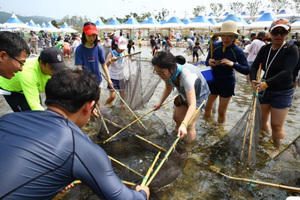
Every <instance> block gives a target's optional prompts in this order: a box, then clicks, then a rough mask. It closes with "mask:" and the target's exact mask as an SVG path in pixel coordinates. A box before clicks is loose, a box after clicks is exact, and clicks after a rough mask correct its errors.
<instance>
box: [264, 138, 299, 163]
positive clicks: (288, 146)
mask: <svg viewBox="0 0 300 200" xmlns="http://www.w3.org/2000/svg"><path fill="white" fill-rule="evenodd" d="M299 138H300V135H298V136H297V137H296V138H295V139H293V141H291V142H290V143H289V144H288V145H287V146H286V147H284V149H282V150H281V151H280V152H279V153H278V154H276V155H275V156H274V157H273V158H271V159H268V160H267V161H265V162H264V163H266V162H269V161H271V160H274V159H276V158H277V157H278V156H280V155H281V154H282V153H283V152H284V151H286V150H287V149H288V148H290V146H291V145H292V144H294V142H296V141H297V140H298V139H299Z"/></svg>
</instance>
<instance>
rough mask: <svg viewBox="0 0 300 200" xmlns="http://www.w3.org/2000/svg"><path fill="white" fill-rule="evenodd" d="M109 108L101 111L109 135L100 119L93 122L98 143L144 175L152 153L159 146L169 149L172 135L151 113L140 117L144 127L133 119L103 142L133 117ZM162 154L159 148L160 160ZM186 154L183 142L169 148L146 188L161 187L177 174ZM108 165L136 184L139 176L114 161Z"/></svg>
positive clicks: (153, 155)
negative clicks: (97, 134) (96, 127)
mask: <svg viewBox="0 0 300 200" xmlns="http://www.w3.org/2000/svg"><path fill="white" fill-rule="evenodd" d="M112 110H113V111H112V112H109V111H108V112H104V111H102V113H103V117H104V119H105V122H106V127H107V129H109V132H110V133H109V134H107V131H106V128H105V126H104V124H103V122H101V120H100V119H98V121H97V124H98V125H99V127H100V128H99V139H100V142H99V144H100V146H101V147H102V148H103V149H104V150H105V151H106V152H107V153H108V155H110V156H112V157H113V158H115V159H117V160H119V161H120V162H121V163H124V164H125V165H126V166H129V167H130V168H132V169H134V170H136V171H138V172H139V173H141V174H143V175H145V174H146V172H147V170H148V169H149V167H150V166H151V164H152V162H153V160H154V158H155V155H156V154H157V152H158V151H160V150H161V149H159V148H162V149H164V150H168V149H169V148H170V146H171V144H172V142H173V141H174V140H175V137H174V134H170V135H169V134H168V132H167V130H166V126H165V124H164V122H163V121H162V120H161V119H160V118H159V117H157V116H156V115H155V113H152V114H151V115H150V116H149V117H148V116H147V117H145V118H143V119H141V122H142V123H143V124H144V126H146V127H147V129H145V128H144V127H143V126H142V125H141V124H140V123H139V122H136V123H134V124H132V125H131V126H130V127H128V128H127V129H125V130H123V131H121V132H120V133H119V134H118V135H117V136H115V137H114V138H113V139H111V140H109V141H108V142H106V143H104V142H103V141H105V140H106V139H107V138H109V137H111V136H112V135H114V134H115V133H116V132H118V131H120V130H122V128H123V127H125V126H126V125H128V124H129V123H130V122H131V121H133V120H135V118H134V117H133V116H132V114H131V113H130V112H129V111H125V110H119V111H118V112H117V110H116V109H112ZM117 123H118V124H117ZM140 137H142V138H140ZM157 146H158V147H157ZM161 151H162V150H161ZM164 153H165V152H163V151H162V153H161V156H160V160H161V159H162V158H163V155H164ZM186 157H187V153H186V151H185V148H184V147H183V145H181V144H179V145H178V147H177V148H176V149H175V150H174V151H172V153H171V154H170V156H169V158H168V160H167V162H165V163H164V164H163V166H162V168H161V169H160V170H159V172H158V174H157V175H156V177H155V178H154V179H153V181H152V182H151V184H150V187H151V188H161V187H162V186H165V185H168V184H170V183H171V182H173V181H174V180H175V179H176V178H177V177H178V176H179V175H180V174H181V171H182V168H181V165H183V163H184V162H182V161H184V160H185V159H186ZM160 160H159V161H160ZM159 161H158V162H159ZM112 164H113V167H114V170H115V172H116V173H117V175H118V176H119V177H120V178H121V179H123V180H126V181H130V182H133V183H137V184H140V182H141V180H142V177H140V176H139V175H137V174H136V173H133V172H132V171H130V170H128V169H127V168H125V167H124V166H121V165H120V164H118V163H115V162H112ZM170 169H172V171H170ZM167 171H168V172H167Z"/></svg>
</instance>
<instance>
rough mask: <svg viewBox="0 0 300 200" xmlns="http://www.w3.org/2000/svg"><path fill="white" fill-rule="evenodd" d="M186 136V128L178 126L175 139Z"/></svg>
mask: <svg viewBox="0 0 300 200" xmlns="http://www.w3.org/2000/svg"><path fill="white" fill-rule="evenodd" d="M186 136H187V128H186V127H185V125H184V124H180V126H179V129H178V134H177V137H180V139H182V138H184V137H186Z"/></svg>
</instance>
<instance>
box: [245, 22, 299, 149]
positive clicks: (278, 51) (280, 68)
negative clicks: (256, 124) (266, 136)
mask: <svg viewBox="0 0 300 200" xmlns="http://www.w3.org/2000/svg"><path fill="white" fill-rule="evenodd" d="M290 30H291V26H290V22H289V21H288V20H286V19H278V20H275V21H274V22H272V24H271V27H270V30H269V32H270V36H271V39H272V43H271V44H268V45H266V46H263V47H262V48H261V49H260V51H259V52H258V54H257V56H256V58H255V60H254V62H253V64H252V67H251V72H250V79H251V80H252V85H253V87H254V88H258V89H259V91H260V92H261V94H262V98H261V99H260V105H261V112H262V129H263V130H264V131H267V132H268V131H270V127H269V124H268V121H269V116H270V115H271V128H272V139H273V143H274V146H275V147H279V146H280V139H283V138H284V127H283V126H284V121H285V118H286V115H287V113H288V111H289V109H290V107H291V105H292V100H293V94H294V83H293V70H294V69H295V67H296V65H297V62H298V58H299V54H298V49H297V47H296V46H295V45H292V46H291V45H289V44H288V43H287V42H286V37H287V35H288V33H289V32H290ZM260 63H262V70H263V71H264V72H265V73H264V75H263V77H262V80H263V81H262V82H258V81H256V74H257V71H258V68H259V65H260Z"/></svg>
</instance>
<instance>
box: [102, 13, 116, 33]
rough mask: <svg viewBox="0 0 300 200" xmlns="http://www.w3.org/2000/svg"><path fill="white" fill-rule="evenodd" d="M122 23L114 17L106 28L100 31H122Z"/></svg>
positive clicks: (103, 27)
mask: <svg viewBox="0 0 300 200" xmlns="http://www.w3.org/2000/svg"><path fill="white" fill-rule="evenodd" d="M120 27H121V23H120V22H119V21H118V20H117V18H116V17H115V16H114V17H113V18H112V20H110V22H108V23H107V24H106V25H105V26H100V30H116V29H121V28H120Z"/></svg>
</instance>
